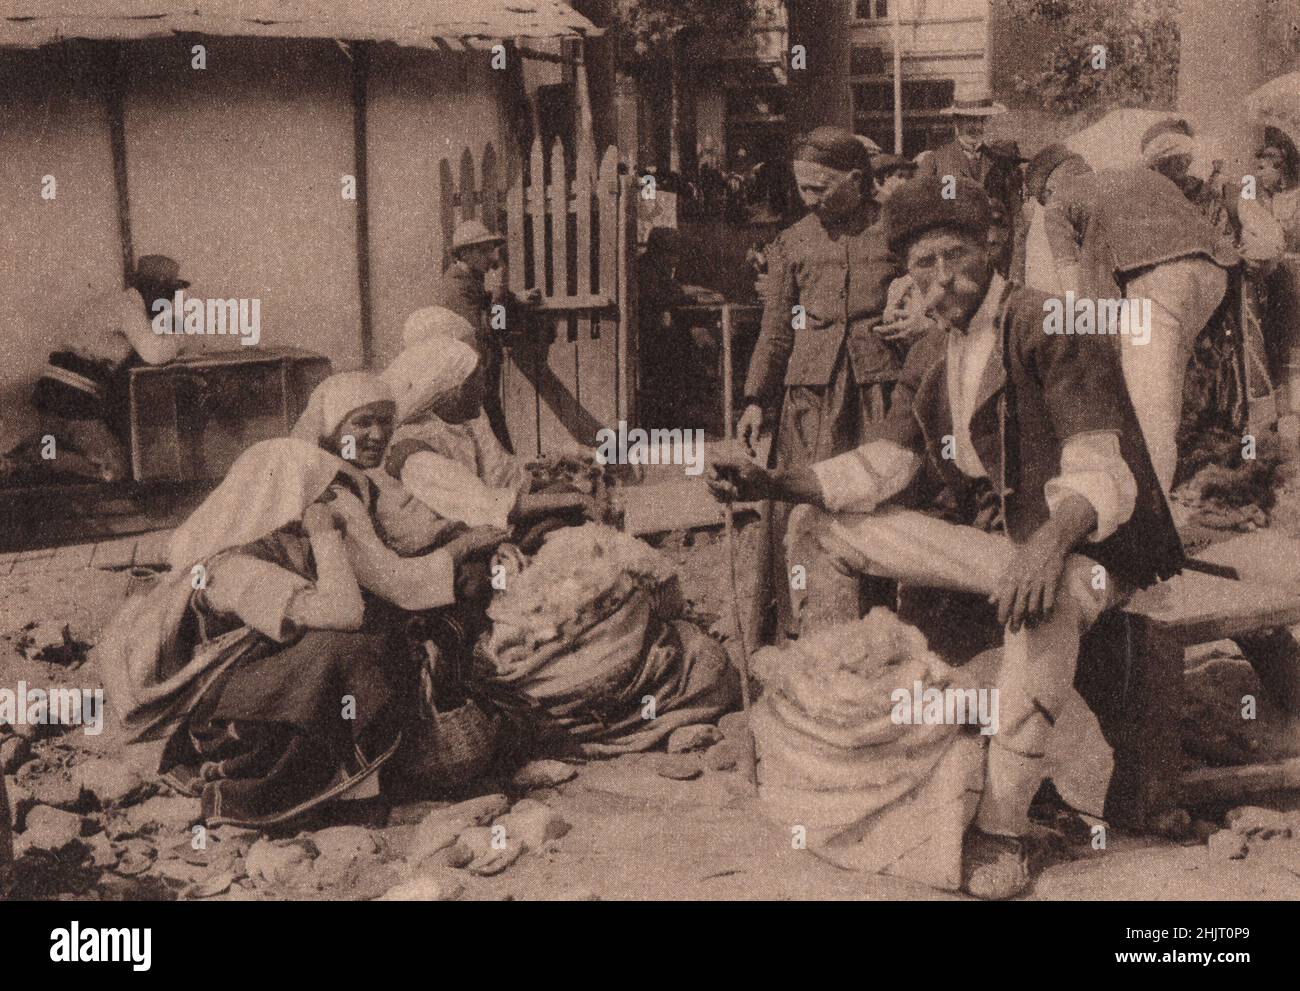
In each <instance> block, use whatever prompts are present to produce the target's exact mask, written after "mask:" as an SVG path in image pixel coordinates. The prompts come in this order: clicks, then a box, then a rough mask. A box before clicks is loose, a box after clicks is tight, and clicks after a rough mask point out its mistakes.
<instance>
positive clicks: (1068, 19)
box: [1002, 0, 1179, 113]
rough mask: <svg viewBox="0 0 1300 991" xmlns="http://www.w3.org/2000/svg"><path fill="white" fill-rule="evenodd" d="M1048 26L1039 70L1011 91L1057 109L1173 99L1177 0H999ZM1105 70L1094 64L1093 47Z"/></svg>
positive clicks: (1020, 78)
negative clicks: (1099, 52) (1100, 53)
mask: <svg viewBox="0 0 1300 991" xmlns="http://www.w3.org/2000/svg"><path fill="white" fill-rule="evenodd" d="M1002 2H1003V3H1005V4H1006V6H1007V7H1008V8H1009V10H1010V12H1011V14H1012V15H1013V16H1015V17H1019V18H1023V19H1025V20H1028V21H1030V22H1032V23H1035V24H1039V25H1042V26H1043V27H1045V28H1047V30H1048V32H1049V34H1050V36H1051V38H1052V42H1051V43H1050V44H1049V45H1048V47H1047V50H1046V53H1045V55H1044V58H1043V62H1042V65H1041V67H1040V68H1039V69H1038V70H1037V71H1034V72H1029V73H1023V74H1021V75H1018V76H1017V77H1016V86H1017V89H1018V90H1019V91H1020V92H1021V93H1023V94H1025V95H1031V96H1033V97H1035V98H1036V99H1037V100H1038V101H1039V102H1041V103H1042V105H1043V106H1044V107H1046V108H1047V109H1049V110H1053V111H1057V112H1060V113H1073V112H1075V111H1079V110H1089V109H1094V108H1100V109H1109V108H1111V107H1117V106H1141V105H1149V104H1163V105H1169V104H1172V103H1173V101H1174V98H1175V95H1176V93H1177V89H1178V50H1179V36H1178V0H1002ZM1098 45H1100V46H1103V47H1104V62H1105V65H1104V68H1097V67H1095V64H1094V62H1095V53H1096V52H1097V48H1096V47H1095V46H1098Z"/></svg>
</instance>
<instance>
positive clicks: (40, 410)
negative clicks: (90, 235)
mask: <svg viewBox="0 0 1300 991" xmlns="http://www.w3.org/2000/svg"><path fill="white" fill-rule="evenodd" d="M188 286H189V282H188V281H187V280H185V279H182V278H181V277H180V264H179V263H178V262H176V261H175V260H174V259H172V258H168V257H167V256H166V255H142V256H140V258H138V259H137V260H136V263H135V266H134V267H133V268H132V271H131V274H130V277H129V278H128V279H127V287H126V288H125V289H116V290H112V291H110V292H108V293H103V294H99V295H97V296H95V297H93V298H92V299H90V300H89V301H88V302H86V303H84V304H83V305H82V306H80V307H79V308H78V310H77V311H76V313H75V314H74V316H73V318H72V320H71V321H70V325H69V326H68V328H67V331H66V332H65V334H64V339H63V342H62V343H61V344H60V345H59V346H58V347H57V348H55V350H54V351H52V352H51V353H50V356H49V358H48V360H47V363H46V365H45V367H44V368H43V369H42V370H41V375H40V377H39V378H38V379H37V380H36V387H35V389H34V390H33V393H32V406H33V407H34V408H35V410H36V412H37V414H38V416H39V419H40V423H39V426H38V428H37V430H36V432H35V433H34V434H29V435H28V436H27V437H25V438H24V439H23V440H22V441H20V442H19V443H18V445H17V446H16V447H14V448H13V449H12V450H11V451H10V452H9V453H8V454H6V455H5V456H4V457H3V458H0V463H2V464H3V467H0V473H3V474H11V473H12V474H16V475H33V476H35V475H38V474H44V473H46V472H56V473H58V474H70V475H76V476H79V477H82V478H89V479H93V480H95V481H104V482H120V481H122V480H123V479H125V478H126V477H127V476H128V475H129V474H130V466H131V458H130V413H129V400H128V393H129V385H130V373H131V369H132V368H135V367H137V366H139V365H161V364H165V363H166V362H169V361H172V360H174V359H175V358H176V357H177V355H178V354H179V353H180V351H181V348H182V342H183V341H185V340H188V338H181V337H177V336H174V335H171V334H158V333H155V332H154V329H153V325H152V321H153V319H154V316H155V314H156V313H157V310H155V309H154V307H153V304H154V301H155V300H159V299H165V300H167V301H168V303H170V302H171V301H172V296H173V295H174V294H175V293H176V292H177V290H180V289H185V288H187V287H188ZM45 437H53V438H54V455H55V456H54V457H53V458H47V457H44V456H42V453H41V448H42V446H43V439H44V438H45Z"/></svg>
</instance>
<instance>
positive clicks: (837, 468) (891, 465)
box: [812, 440, 921, 513]
mask: <svg viewBox="0 0 1300 991" xmlns="http://www.w3.org/2000/svg"><path fill="white" fill-rule="evenodd" d="M920 466H921V456H920V455H919V454H917V453H916V452H915V451H913V450H912V449H911V448H908V447H903V446H902V445H900V444H895V443H894V442H893V441H888V440H873V441H868V442H867V443H866V444H863V445H862V446H861V447H856V448H854V449H853V450H852V451H846V452H845V453H844V454H839V455H836V456H835V457H833V458H827V459H826V460H825V461H819V462H817V463H816V464H815V465H813V466H812V471H813V474H814V475H816V476H817V481H818V482H819V483H820V484H821V488H822V497H823V501H824V502H825V503H826V508H827V509H828V510H830V511H831V512H832V513H869V512H871V511H872V510H873V509H875V508H876V507H877V506H878V505H880V504H881V503H882V502H884V501H885V500H887V499H892V498H893V497H894V496H896V495H898V493H900V492H902V491H903V489H905V488H907V485H908V483H909V482H911V480H912V479H913V478H914V477H915V476H916V472H917V469H918V468H920Z"/></svg>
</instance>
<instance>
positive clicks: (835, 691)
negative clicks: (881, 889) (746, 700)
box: [750, 607, 984, 890]
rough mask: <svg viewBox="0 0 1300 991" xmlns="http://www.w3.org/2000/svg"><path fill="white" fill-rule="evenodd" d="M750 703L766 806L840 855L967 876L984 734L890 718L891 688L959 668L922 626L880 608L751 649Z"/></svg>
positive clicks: (939, 880)
mask: <svg viewBox="0 0 1300 991" xmlns="http://www.w3.org/2000/svg"><path fill="white" fill-rule="evenodd" d="M753 673H754V676H755V677H756V678H757V679H758V680H759V681H760V682H762V684H763V694H762V697H761V698H760V699H759V700H758V702H757V703H756V704H755V705H754V708H753V711H752V713H751V715H750V727H751V729H752V731H753V734H754V743H755V749H756V752H757V756H758V782H759V799H760V804H761V807H762V809H763V812H764V814H765V815H767V817H768V818H770V819H772V820H773V821H774V822H779V823H781V824H782V825H783V826H785V827H787V828H793V827H796V826H801V827H803V830H804V835H805V838H806V842H807V845H808V849H810V850H812V851H814V852H815V853H817V854H818V855H819V856H821V857H823V858H825V859H827V860H830V861H831V862H833V863H836V864H838V865H840V866H842V867H847V868H851V869H855V870H861V871H870V872H873V873H882V874H890V875H895V876H898V877H905V878H908V879H909V880H914V881H920V882H922V883H924V884H928V885H930V886H931V887H935V888H944V889H949V890H957V889H958V888H960V886H961V881H962V873H961V850H962V837H963V835H964V834H965V831H966V827H967V826H968V825H969V824H970V821H971V819H972V818H973V817H974V815H975V809H976V805H977V801H978V798H979V789H980V787H981V784H982V781H983V771H984V751H983V746H982V743H981V737H979V736H978V735H973V734H970V733H965V732H962V731H961V727H959V726H954V725H944V724H938V725H909V724H905V723H901V722H895V720H894V718H893V713H894V710H895V698H894V696H895V693H896V692H897V691H898V690H899V689H905V690H906V691H907V692H908V693H909V696H910V694H911V693H912V692H913V691H915V686H916V684H917V683H918V682H919V683H920V684H921V686H922V690H924V689H928V688H937V689H940V690H942V689H944V688H945V687H948V686H949V685H952V684H954V683H955V681H956V676H957V672H956V671H955V670H954V669H953V668H950V667H949V666H948V665H946V664H944V663H943V661H941V660H940V659H939V658H938V657H936V656H935V655H934V654H932V653H931V652H930V651H929V650H928V648H927V646H926V642H925V638H924V636H922V634H921V633H920V631H919V630H916V629H915V628H914V627H911V626H908V625H907V624H905V623H902V622H901V621H900V620H899V619H898V618H897V617H896V616H895V615H894V614H893V613H892V612H890V611H889V610H888V609H884V608H879V607H878V608H876V609H873V610H872V611H871V613H870V614H869V615H868V616H867V617H866V618H864V619H861V620H858V621H857V622H855V623H848V624H845V625H843V626H839V627H835V628H832V629H828V630H824V631H821V632H820V633H818V634H815V635H814V636H812V637H809V638H807V639H800V640H797V641H794V642H793V643H791V644H789V645H787V646H785V647H782V648H776V647H766V648H763V649H762V650H760V651H759V652H758V653H757V654H756V655H755V658H754V665H753Z"/></svg>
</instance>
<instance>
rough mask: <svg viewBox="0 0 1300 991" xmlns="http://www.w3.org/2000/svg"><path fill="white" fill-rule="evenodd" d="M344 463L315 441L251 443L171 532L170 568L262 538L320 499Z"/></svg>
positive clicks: (283, 439) (286, 439)
mask: <svg viewBox="0 0 1300 991" xmlns="http://www.w3.org/2000/svg"><path fill="white" fill-rule="evenodd" d="M346 468H347V463H346V462H344V461H343V460H341V459H340V458H337V457H335V456H334V455H333V454H330V453H329V452H328V451H326V450H323V449H322V448H321V447H319V446H318V445H317V444H314V443H309V442H307V441H303V440H299V439H296V438H293V437H277V438H274V439H272V440H264V441H261V442H259V443H257V444H254V445H253V446H252V447H250V448H249V449H248V450H246V451H245V452H244V453H243V454H241V455H240V456H239V458H238V460H236V461H235V463H234V464H233V465H232V466H231V468H230V471H229V472H227V473H226V477H225V478H224V479H223V480H222V482H221V484H220V485H218V486H217V488H216V489H215V490H214V491H213V492H212V494H211V495H209V496H208V497H207V498H206V499H204V500H203V502H202V504H201V505H200V506H199V508H198V509H196V510H194V512H193V513H192V514H191V515H190V518H189V519H188V520H186V521H185V522H184V523H183V524H182V525H181V526H180V527H179V528H178V529H177V530H176V532H175V533H174V534H172V539H171V545H170V547H169V549H168V555H167V556H168V560H169V561H170V563H171V566H172V567H173V568H177V569H181V568H183V569H188V568H190V567H192V566H193V565H194V564H196V563H197V562H199V561H204V560H206V559H207V558H209V557H211V556H212V555H213V554H216V553H217V552H218V551H222V550H225V549H226V548H227V547H237V546H239V545H240V544H246V543H249V542H250V541H253V540H257V539H259V538H261V537H265V536H266V535H267V534H268V533H271V532H273V531H275V530H278V529H279V528H280V527H282V526H284V525H285V524H286V523H289V522H291V521H293V520H297V519H301V518H302V514H303V511H304V510H305V509H306V508H307V507H308V506H310V505H311V504H312V503H313V502H315V501H316V500H317V499H318V498H320V496H321V493H323V492H324V491H325V489H326V488H328V487H329V484H330V482H332V481H333V480H334V478H335V476H336V475H338V473H339V472H340V471H342V470H345V469H346Z"/></svg>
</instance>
